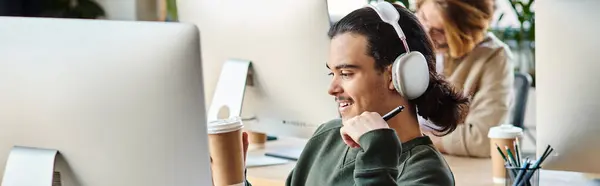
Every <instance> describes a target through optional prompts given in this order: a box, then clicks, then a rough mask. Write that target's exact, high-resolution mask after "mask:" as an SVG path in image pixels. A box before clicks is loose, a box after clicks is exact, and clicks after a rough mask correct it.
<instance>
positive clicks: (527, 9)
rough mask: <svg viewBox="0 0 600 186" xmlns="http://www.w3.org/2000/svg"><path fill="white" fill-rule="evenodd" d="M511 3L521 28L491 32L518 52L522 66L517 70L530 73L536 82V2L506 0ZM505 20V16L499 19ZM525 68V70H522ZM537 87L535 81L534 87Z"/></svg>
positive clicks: (502, 15) (530, 0)
mask: <svg viewBox="0 0 600 186" xmlns="http://www.w3.org/2000/svg"><path fill="white" fill-rule="evenodd" d="M505 1H508V2H509V3H510V6H511V7H512V10H513V11H514V12H515V14H516V17H517V19H518V21H519V26H518V27H516V28H514V27H507V28H497V27H496V28H492V29H491V31H492V32H494V33H495V34H496V36H498V38H499V39H501V40H503V41H504V42H506V43H509V44H511V43H512V45H511V46H512V48H513V49H514V50H516V51H517V53H518V54H517V56H516V57H517V61H516V62H518V63H519V64H520V66H517V68H516V69H515V70H518V71H521V72H527V73H529V74H530V75H531V76H532V77H533V78H534V80H535V11H534V10H533V3H535V0H505ZM503 18H504V14H501V15H500V17H498V19H497V21H498V22H499V21H500V20H502V19H503ZM519 54H520V55H519ZM521 67H523V68H521ZM532 86H534V87H535V81H534V84H533V85H532Z"/></svg>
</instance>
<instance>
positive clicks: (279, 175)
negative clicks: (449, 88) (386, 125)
mask: <svg viewBox="0 0 600 186" xmlns="http://www.w3.org/2000/svg"><path fill="white" fill-rule="evenodd" d="M304 142H305V141H303V140H296V139H282V140H277V141H273V142H267V144H266V148H277V147H301V146H302V144H303V143H304ZM261 154H264V150H252V151H250V152H249V156H256V155H261ZM444 157H445V158H446V161H447V162H448V164H449V165H450V167H451V169H452V172H453V173H454V178H455V180H456V185H460V186H463V185H466V186H468V185H477V186H480V185H483V186H485V185H490V186H492V185H494V184H493V183H492V169H491V160H490V159H473V158H463V157H456V156H444ZM294 165H295V162H290V163H287V164H283V165H273V166H264V167H253V168H248V171H247V174H248V175H247V178H248V181H250V183H252V185H254V186H284V185H285V179H286V178H287V176H288V174H289V172H290V171H291V170H292V169H293V168H294ZM540 177H541V180H540V185H552V186H562V185H565V186H566V185H568V186H574V185H584V186H589V185H599V183H597V182H596V184H593V183H591V182H590V180H589V179H588V178H587V177H586V176H585V175H584V174H581V173H574V172H562V171H549V170H544V171H542V172H540Z"/></svg>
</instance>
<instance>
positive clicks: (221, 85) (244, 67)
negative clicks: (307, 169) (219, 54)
mask: <svg viewBox="0 0 600 186" xmlns="http://www.w3.org/2000/svg"><path fill="white" fill-rule="evenodd" d="M251 67H252V62H251V61H249V60H243V59H229V60H227V61H225V63H224V64H223V68H222V69H221V74H220V75H219V79H218V82H217V86H216V89H215V92H214V96H213V99H212V102H211V105H210V107H209V110H208V115H207V119H208V121H214V120H217V119H224V118H229V117H232V116H237V117H241V115H242V104H243V102H244V95H245V92H246V87H247V86H254V82H253V71H252V68H251ZM242 120H247V119H244V118H242ZM246 132H248V133H249V135H250V136H253V139H252V140H250V141H251V144H250V147H249V149H250V151H262V150H264V153H260V156H256V155H254V156H248V157H247V158H249V160H247V161H251V162H253V163H254V166H262V165H263V164H264V165H266V164H281V163H284V161H274V160H273V159H272V158H278V159H280V160H297V159H298V157H299V156H300V152H301V151H302V149H303V148H302V147H300V146H293V147H292V146H290V147H287V146H283V147H275V148H270V147H268V145H267V143H266V141H267V135H266V134H264V133H261V132H256V131H248V130H247V131H246ZM257 136H258V138H254V137H257ZM257 139H259V140H257ZM265 155H267V156H269V157H268V158H265ZM253 158H258V159H253ZM259 159H260V160H265V161H260V160H259ZM254 160H256V161H254ZM267 160H268V161H267ZM260 162H264V163H260Z"/></svg>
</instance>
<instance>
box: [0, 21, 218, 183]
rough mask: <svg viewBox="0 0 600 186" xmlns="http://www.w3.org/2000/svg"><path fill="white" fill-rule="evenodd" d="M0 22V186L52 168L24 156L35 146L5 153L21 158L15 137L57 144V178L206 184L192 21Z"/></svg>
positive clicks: (23, 143) (23, 142)
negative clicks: (25, 149)
mask: <svg viewBox="0 0 600 186" xmlns="http://www.w3.org/2000/svg"><path fill="white" fill-rule="evenodd" d="M0 25H2V26H0V41H1V42H0V179H2V181H3V182H4V183H3V186H8V185H41V184H23V183H22V182H20V183H16V182H18V181H32V180H33V181H36V180H37V181H41V180H38V177H35V176H36V175H40V174H36V172H41V171H43V172H41V175H48V176H52V175H53V173H52V172H47V170H42V169H43V168H44V167H43V165H44V163H31V162H36V161H39V162H43V161H44V158H43V156H39V157H35V158H33V159H35V161H28V162H19V161H12V160H24V159H28V158H27V156H22V155H18V153H16V152H15V151H13V152H12V153H11V149H12V148H13V147H14V146H20V147H28V148H33V150H34V151H33V152H35V150H36V148H41V149H37V150H42V151H43V150H57V151H58V153H59V158H58V160H57V162H58V163H56V165H55V168H56V170H57V171H58V172H60V173H61V175H60V176H61V178H62V185H63V186H80V185H81V186H85V185H114V186H119V185H122V186H132V185H144V186H164V185H174V186H181V185H211V175H210V167H209V162H210V160H209V155H208V142H207V133H206V132H207V131H206V118H205V117H206V116H205V115H206V114H205V112H206V111H205V104H204V90H203V81H202V64H201V55H200V53H199V52H200V44H199V41H200V40H199V38H198V30H197V27H195V26H193V25H189V24H182V23H160V22H121V21H107V20H104V21H101V20H77V19H48V18H14V17H0ZM19 149H21V150H22V149H23V148H19ZM46 152H47V151H46ZM9 156H10V159H11V162H8V164H10V166H7V159H9ZM46 157H47V156H46ZM46 160H48V161H52V159H51V158H50V159H46ZM28 165H29V166H34V168H31V167H27V166H28ZM46 165H48V163H47V162H46ZM50 165H52V163H50ZM45 168H47V167H45ZM23 170H25V171H26V170H34V171H32V172H23ZM5 173H7V174H10V175H7V174H5ZM2 175H4V176H2ZM15 175H16V176H17V178H16V177H14V176H15ZM18 176H21V177H18ZM42 177H44V176H42ZM15 178H16V179H15ZM19 178H22V179H25V180H22V179H19ZM46 178H47V177H46ZM40 179H42V178H40ZM9 181H11V182H10V183H8V182H9ZM45 181H47V180H45ZM29 183H30V182H29ZM44 185H50V182H45V183H44Z"/></svg>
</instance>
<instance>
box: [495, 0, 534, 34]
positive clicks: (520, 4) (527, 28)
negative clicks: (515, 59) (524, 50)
mask: <svg viewBox="0 0 600 186" xmlns="http://www.w3.org/2000/svg"><path fill="white" fill-rule="evenodd" d="M507 1H508V2H509V3H510V5H511V7H512V9H513V11H514V12H515V14H516V16H517V19H518V20H519V27H518V28H516V29H515V28H510V27H509V28H503V29H499V28H495V30H494V32H496V33H499V37H501V39H506V40H514V41H516V42H517V43H521V42H523V41H535V11H534V10H533V8H532V5H533V3H534V2H535V0H507ZM502 18H504V14H501V15H500V17H498V21H500V20H502Z"/></svg>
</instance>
